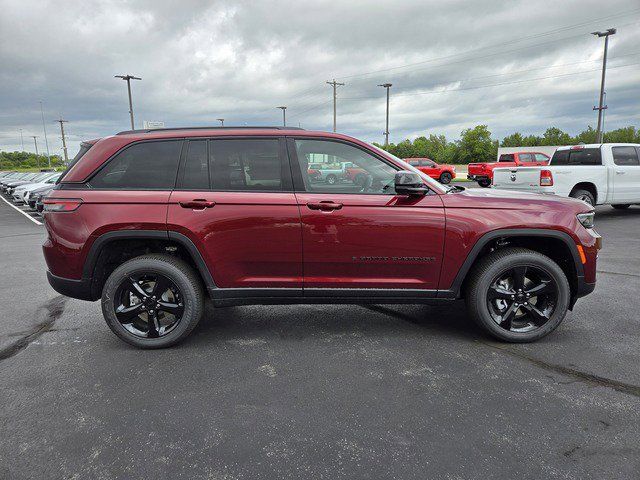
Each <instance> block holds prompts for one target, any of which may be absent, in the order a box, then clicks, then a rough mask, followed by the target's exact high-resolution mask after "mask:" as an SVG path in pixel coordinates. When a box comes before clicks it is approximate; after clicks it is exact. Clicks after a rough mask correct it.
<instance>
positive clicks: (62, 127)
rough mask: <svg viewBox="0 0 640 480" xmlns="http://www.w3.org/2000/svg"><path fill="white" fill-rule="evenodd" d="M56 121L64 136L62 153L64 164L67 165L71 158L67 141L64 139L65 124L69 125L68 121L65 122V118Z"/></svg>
mask: <svg viewBox="0 0 640 480" xmlns="http://www.w3.org/2000/svg"><path fill="white" fill-rule="evenodd" d="M55 121H56V122H58V123H59V124H60V133H61V134H62V151H63V152H64V163H65V165H66V164H67V163H69V156H68V155H67V141H66V139H65V138H64V124H65V123H67V122H68V120H63V118H62V117H60V120H55Z"/></svg>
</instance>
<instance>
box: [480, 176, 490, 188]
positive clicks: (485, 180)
mask: <svg viewBox="0 0 640 480" xmlns="http://www.w3.org/2000/svg"><path fill="white" fill-rule="evenodd" d="M478 185H480V186H481V187H482V188H488V187H489V186H491V180H489V179H488V178H483V179H480V180H478Z"/></svg>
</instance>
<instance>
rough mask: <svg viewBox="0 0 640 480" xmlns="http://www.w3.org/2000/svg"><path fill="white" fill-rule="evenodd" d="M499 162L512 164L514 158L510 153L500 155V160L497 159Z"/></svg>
mask: <svg viewBox="0 0 640 480" xmlns="http://www.w3.org/2000/svg"><path fill="white" fill-rule="evenodd" d="M498 161H499V162H514V161H515V157H514V156H513V154H512V153H503V154H502V155H500V158H499V159H498Z"/></svg>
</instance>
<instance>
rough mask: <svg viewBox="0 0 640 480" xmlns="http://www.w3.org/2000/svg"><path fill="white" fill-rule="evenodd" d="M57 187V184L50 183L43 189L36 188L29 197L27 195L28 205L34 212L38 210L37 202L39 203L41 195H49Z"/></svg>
mask: <svg viewBox="0 0 640 480" xmlns="http://www.w3.org/2000/svg"><path fill="white" fill-rule="evenodd" d="M54 186H55V183H48V184H46V185H44V186H42V187H39V188H36V189H34V190H31V191H30V192H29V193H28V195H27V200H26V203H27V204H28V205H29V207H30V208H32V209H33V210H35V209H36V201H37V197H38V195H39V194H41V193H48V192H50V191H51V190H53V187H54Z"/></svg>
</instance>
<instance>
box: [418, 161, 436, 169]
mask: <svg viewBox="0 0 640 480" xmlns="http://www.w3.org/2000/svg"><path fill="white" fill-rule="evenodd" d="M420 166H421V167H431V168H433V167H435V163H433V162H432V161H431V160H420Z"/></svg>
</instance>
